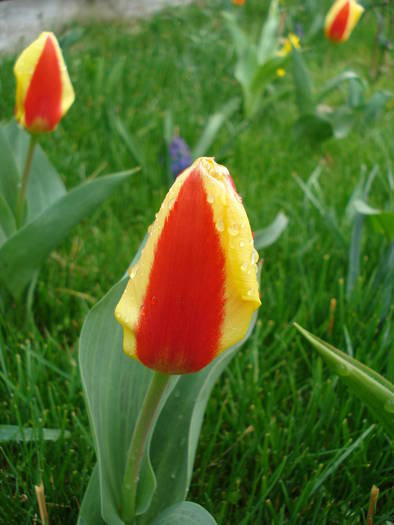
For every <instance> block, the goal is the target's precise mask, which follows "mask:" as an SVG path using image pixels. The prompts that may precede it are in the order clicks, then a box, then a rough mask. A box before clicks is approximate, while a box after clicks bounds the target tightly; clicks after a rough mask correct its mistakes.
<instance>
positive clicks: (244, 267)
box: [241, 262, 248, 272]
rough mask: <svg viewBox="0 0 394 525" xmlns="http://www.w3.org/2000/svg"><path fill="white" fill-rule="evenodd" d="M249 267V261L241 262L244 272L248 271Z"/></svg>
mask: <svg viewBox="0 0 394 525" xmlns="http://www.w3.org/2000/svg"><path fill="white" fill-rule="evenodd" d="M247 269H248V263H247V262H243V263H242V264H241V270H242V271H243V272H246V270H247Z"/></svg>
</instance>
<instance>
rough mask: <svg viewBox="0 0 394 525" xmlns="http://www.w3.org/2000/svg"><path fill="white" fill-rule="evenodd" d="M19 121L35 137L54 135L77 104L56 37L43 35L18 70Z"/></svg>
mask: <svg viewBox="0 0 394 525" xmlns="http://www.w3.org/2000/svg"><path fill="white" fill-rule="evenodd" d="M14 73H15V77H16V104H15V117H16V120H17V121H18V122H20V124H22V126H24V127H25V128H26V129H27V130H28V131H31V132H33V133H41V132H44V131H52V130H54V129H55V128H56V126H57V124H58V123H59V121H60V119H61V118H62V117H63V116H64V115H65V113H66V112H67V111H68V109H69V108H70V106H71V105H72V103H73V102H74V90H73V87H72V85H71V81H70V77H69V76H68V73H67V68H66V64H65V63H64V60H63V55H62V52H61V50H60V47H59V44H58V42H57V40H56V37H55V35H54V34H53V33H41V35H40V36H39V37H38V38H37V40H35V41H34V42H33V43H32V44H30V46H29V47H27V48H26V49H25V50H24V51H23V52H22V54H21V55H20V56H19V58H18V60H17V61H16V63H15V66H14Z"/></svg>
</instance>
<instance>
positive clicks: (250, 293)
mask: <svg viewBox="0 0 394 525" xmlns="http://www.w3.org/2000/svg"><path fill="white" fill-rule="evenodd" d="M252 295H253V288H249V290H248V297H252Z"/></svg>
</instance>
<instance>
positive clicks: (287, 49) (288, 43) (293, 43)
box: [278, 33, 301, 57]
mask: <svg viewBox="0 0 394 525" xmlns="http://www.w3.org/2000/svg"><path fill="white" fill-rule="evenodd" d="M293 47H295V48H296V49H300V47H301V45H300V39H299V38H298V36H297V35H295V34H294V33H289V36H288V38H286V40H285V42H284V44H283V47H282V48H281V49H280V50H279V52H278V55H279V56H281V57H285V56H287V55H288V54H289V53H291V50H292V48H293Z"/></svg>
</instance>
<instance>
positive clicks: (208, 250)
mask: <svg viewBox="0 0 394 525" xmlns="http://www.w3.org/2000/svg"><path fill="white" fill-rule="evenodd" d="M224 292H225V255H224V253H223V250H222V246H221V243H220V238H219V234H218V232H217V230H216V227H215V223H214V217H213V210H212V208H211V206H210V204H209V203H208V202H207V195H206V193H205V189H204V186H203V180H202V178H201V176H200V174H199V172H198V171H197V170H195V171H194V172H192V173H191V174H190V175H189V176H188V177H187V179H186V180H185V182H184V184H183V186H182V188H181V189H180V192H179V194H178V198H177V200H176V202H175V204H174V206H173V208H172V209H171V211H170V213H169V216H168V217H167V219H166V222H165V224H164V227H163V230H162V233H161V236H160V238H159V241H158V244H157V247H156V252H155V256H154V261H153V265H152V269H151V274H150V278H149V284H148V288H147V292H146V296H145V299H144V303H143V306H142V308H141V313H140V319H139V323H138V327H137V330H136V353H137V357H138V359H139V360H140V361H141V362H142V363H144V364H145V365H146V366H148V367H150V368H154V369H155V370H159V371H162V372H167V373H187V372H196V371H197V370H200V369H201V368H203V367H204V366H206V365H207V364H208V363H209V362H210V361H211V360H212V359H213V358H214V357H215V356H216V353H217V349H218V345H219V339H220V335H221V325H222V321H223V317H224Z"/></svg>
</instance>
